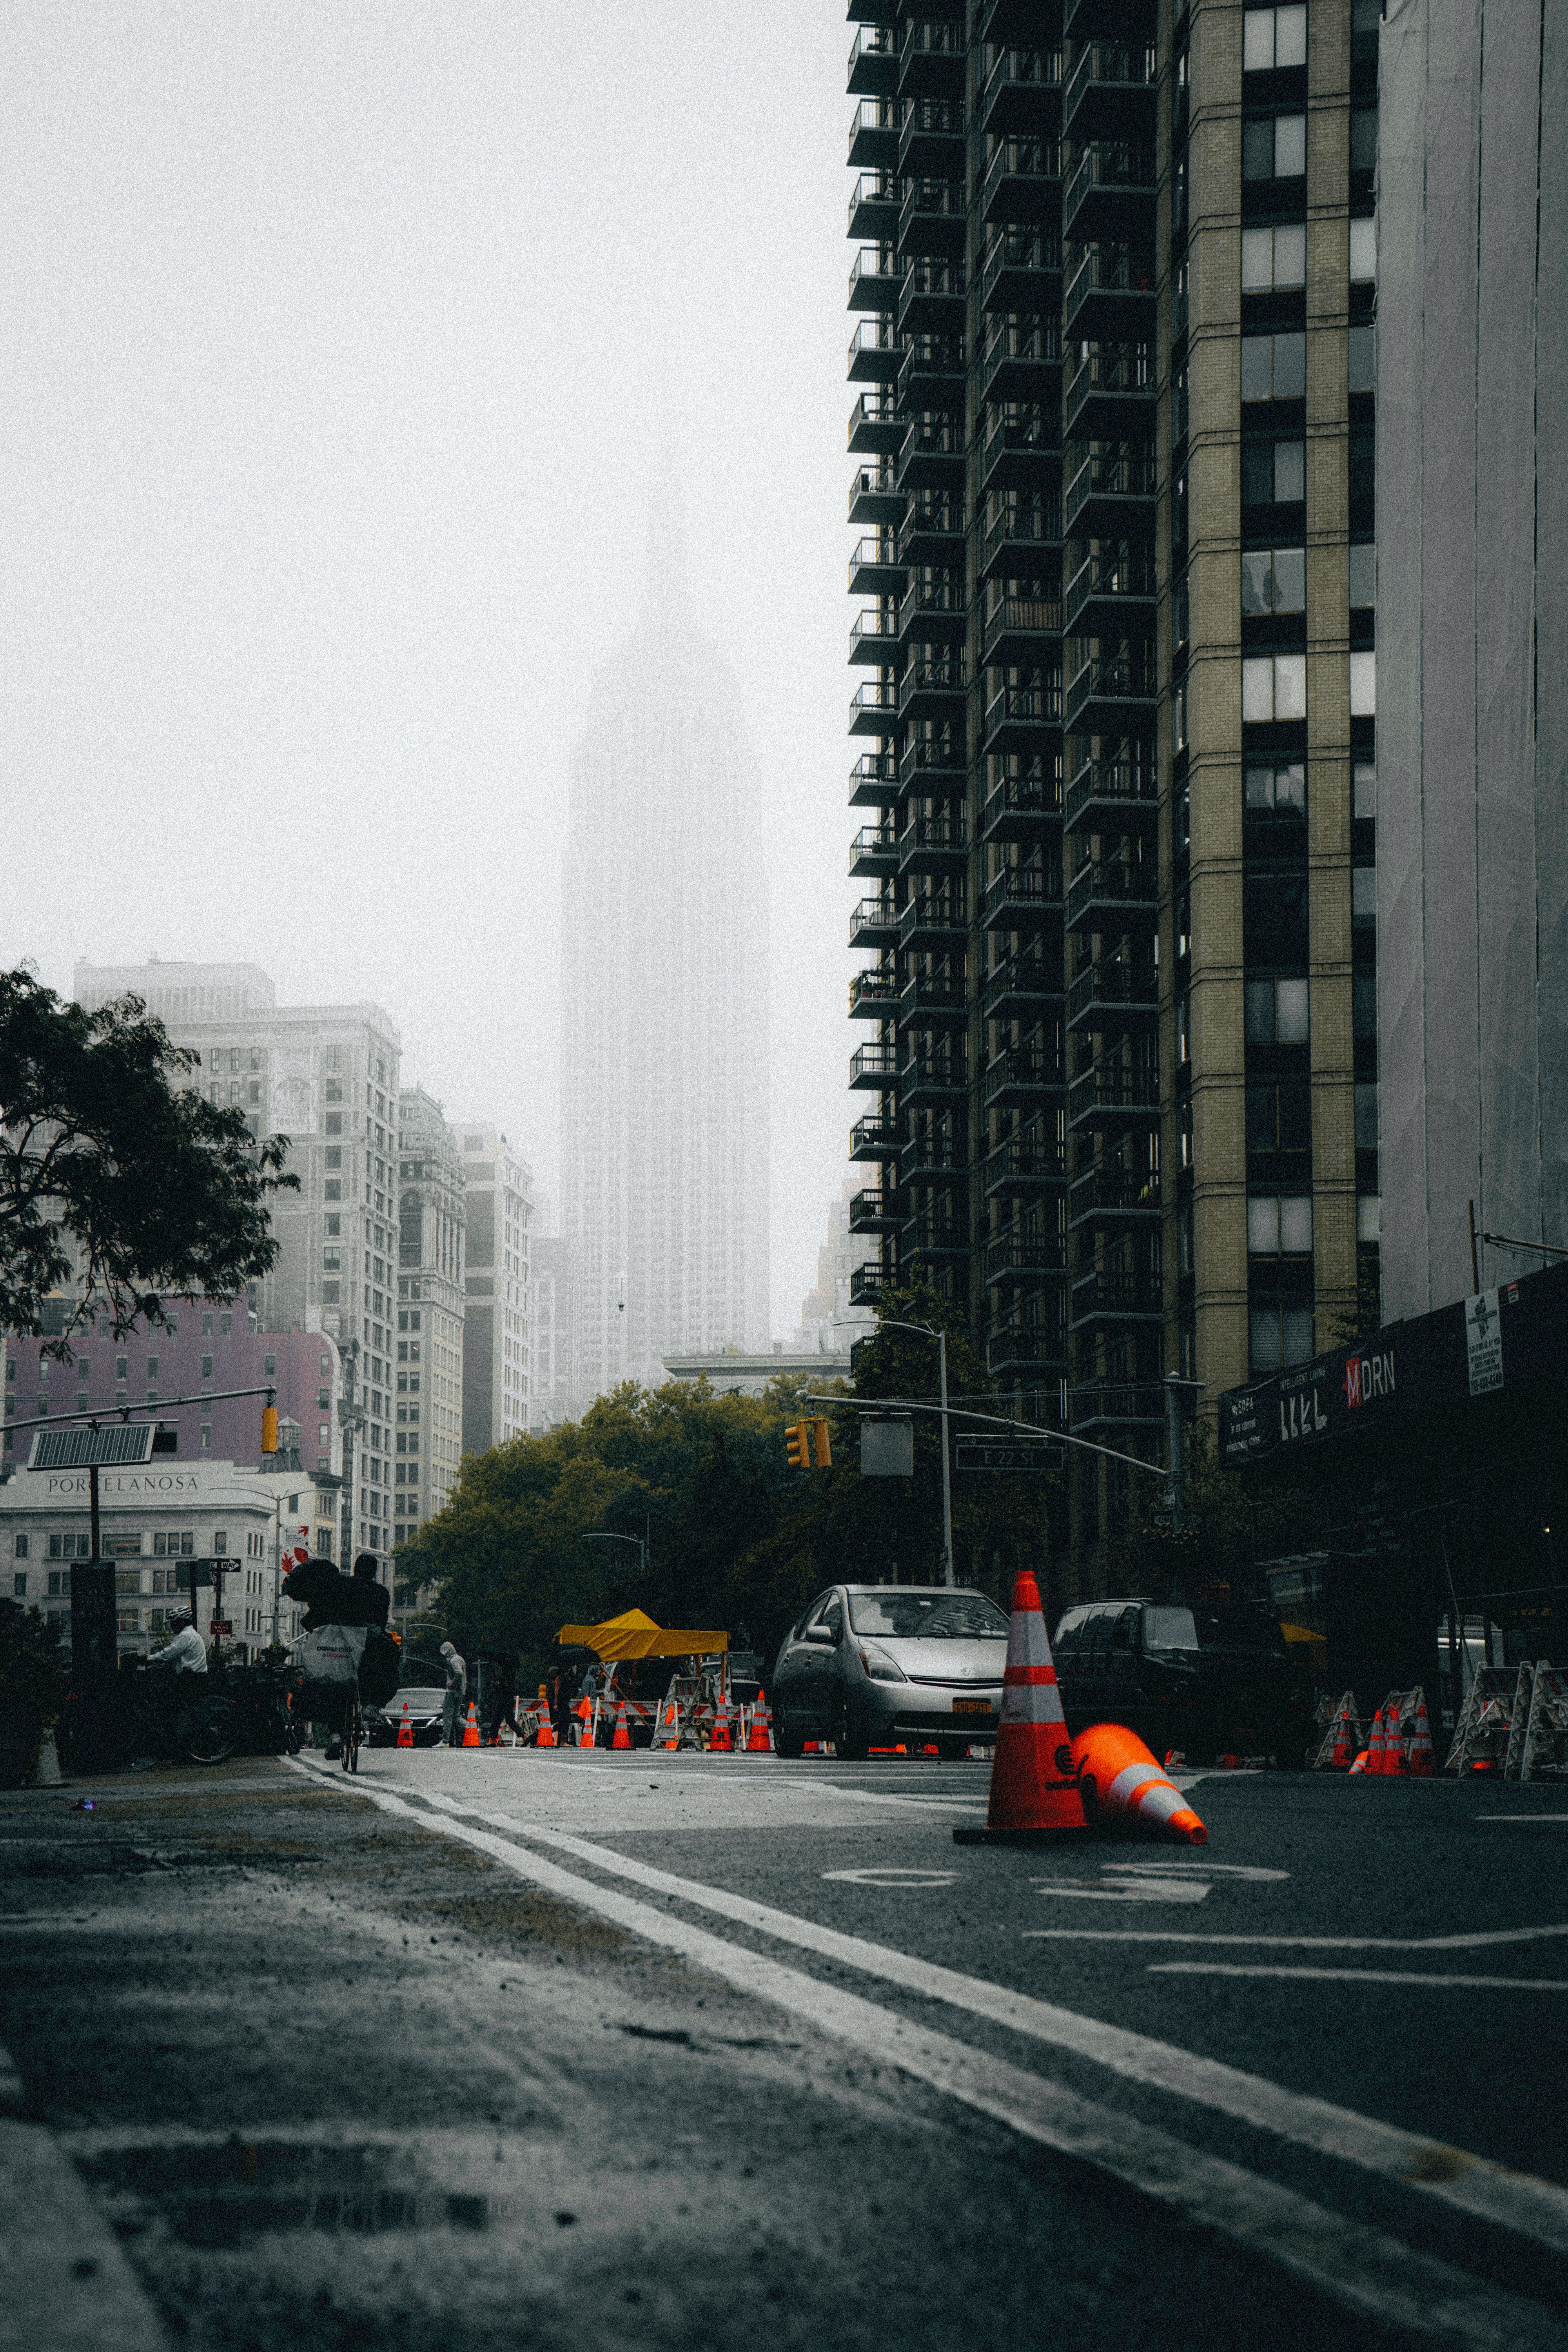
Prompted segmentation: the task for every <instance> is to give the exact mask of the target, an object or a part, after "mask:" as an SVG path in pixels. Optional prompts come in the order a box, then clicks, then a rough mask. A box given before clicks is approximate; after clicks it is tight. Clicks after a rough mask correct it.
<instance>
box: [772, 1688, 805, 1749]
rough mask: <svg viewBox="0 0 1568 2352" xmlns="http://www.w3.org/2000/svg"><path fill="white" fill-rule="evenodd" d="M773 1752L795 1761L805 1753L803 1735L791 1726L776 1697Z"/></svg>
mask: <svg viewBox="0 0 1568 2352" xmlns="http://www.w3.org/2000/svg"><path fill="white" fill-rule="evenodd" d="M773 1753H774V1755H775V1756H783V1757H785V1758H786V1759H788V1760H789V1761H790V1762H792V1763H794V1762H797V1761H798V1760H799V1759H800V1758H801V1757H802V1756H803V1755H804V1754H805V1733H804V1732H800V1731H796V1730H795V1729H794V1728H793V1727H792V1725H791V1723H790V1720H789V1717H787V1716H786V1715H785V1713H784V1709H783V1707H782V1706H780V1705H779V1703H778V1701H777V1699H775V1700H774V1701H773Z"/></svg>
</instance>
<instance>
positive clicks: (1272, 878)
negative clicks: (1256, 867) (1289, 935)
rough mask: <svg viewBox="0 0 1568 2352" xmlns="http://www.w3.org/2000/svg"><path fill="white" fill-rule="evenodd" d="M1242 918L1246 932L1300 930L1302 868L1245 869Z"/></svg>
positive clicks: (1302, 921) (1304, 917)
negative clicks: (1260, 871)
mask: <svg viewBox="0 0 1568 2352" xmlns="http://www.w3.org/2000/svg"><path fill="white" fill-rule="evenodd" d="M1242 909H1243V921H1244V923H1245V925H1246V928H1247V932H1248V933H1249V934H1253V935H1256V934H1257V933H1258V932H1259V931H1268V932H1277V931H1287V932H1289V931H1304V930H1305V929H1306V928H1307V877H1306V873H1305V870H1304V869H1300V870H1298V869H1287V870H1286V871H1285V872H1284V873H1279V872H1263V873H1258V872H1249V873H1248V874H1247V876H1246V877H1245V879H1244V880H1243V883H1242Z"/></svg>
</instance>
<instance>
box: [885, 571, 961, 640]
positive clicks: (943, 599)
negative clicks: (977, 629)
mask: <svg viewBox="0 0 1568 2352" xmlns="http://www.w3.org/2000/svg"><path fill="white" fill-rule="evenodd" d="M968 636H969V599H968V597H967V595H966V594H965V593H964V588H963V578H962V575H960V576H958V577H956V578H954V577H951V576H949V575H947V574H945V573H942V574H939V575H938V576H937V577H936V578H935V579H922V578H921V577H920V576H919V575H917V576H916V577H915V578H914V579H912V580H911V581H910V584H909V588H908V590H907V592H906V593H905V594H904V595H903V596H902V597H901V598H900V604H899V617H898V640H899V643H900V645H901V646H903V645H910V644H914V645H921V646H963V644H964V643H965V642H966V641H967V639H968Z"/></svg>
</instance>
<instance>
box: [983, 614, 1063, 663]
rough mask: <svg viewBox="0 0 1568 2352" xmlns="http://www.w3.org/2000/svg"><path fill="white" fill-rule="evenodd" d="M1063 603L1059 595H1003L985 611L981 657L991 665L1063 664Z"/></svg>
mask: <svg viewBox="0 0 1568 2352" xmlns="http://www.w3.org/2000/svg"><path fill="white" fill-rule="evenodd" d="M1061 628H1062V607H1061V599H1060V598H1059V597H1058V596H999V597H997V598H996V599H995V601H994V603H993V604H992V605H991V607H990V610H989V611H988V612H987V614H986V615H985V627H984V634H983V635H982V638H981V661H982V664H983V666H984V667H985V668H987V669H1037V668H1040V667H1047V668H1049V669H1052V670H1056V669H1058V668H1059V667H1060V664H1061V657H1062V649H1061Z"/></svg>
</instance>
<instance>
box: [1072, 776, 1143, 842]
mask: <svg viewBox="0 0 1568 2352" xmlns="http://www.w3.org/2000/svg"><path fill="white" fill-rule="evenodd" d="M1159 801H1160V780H1159V777H1158V775H1157V774H1156V773H1155V771H1154V770H1153V768H1152V767H1142V766H1140V765H1138V764H1137V763H1136V762H1134V761H1131V760H1089V761H1085V763H1084V765H1083V766H1082V767H1081V768H1080V769H1079V772H1078V773H1077V774H1076V775H1075V776H1074V778H1073V780H1072V782H1071V783H1070V784H1069V785H1068V789H1067V828H1068V832H1069V833H1121V832H1125V831H1126V829H1127V828H1128V826H1129V825H1130V824H1135V823H1137V822H1138V820H1139V819H1141V818H1150V817H1152V816H1154V815H1155V814H1156V813H1157V811H1158V808H1159Z"/></svg>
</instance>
